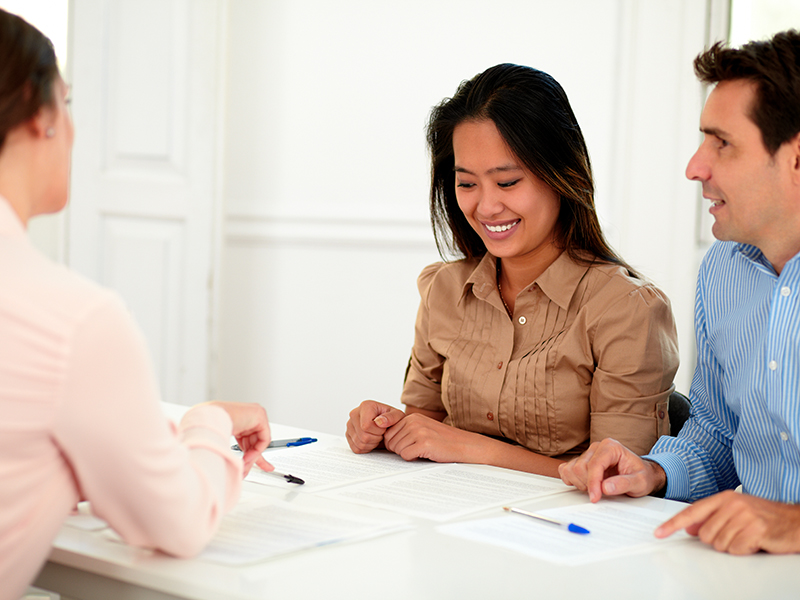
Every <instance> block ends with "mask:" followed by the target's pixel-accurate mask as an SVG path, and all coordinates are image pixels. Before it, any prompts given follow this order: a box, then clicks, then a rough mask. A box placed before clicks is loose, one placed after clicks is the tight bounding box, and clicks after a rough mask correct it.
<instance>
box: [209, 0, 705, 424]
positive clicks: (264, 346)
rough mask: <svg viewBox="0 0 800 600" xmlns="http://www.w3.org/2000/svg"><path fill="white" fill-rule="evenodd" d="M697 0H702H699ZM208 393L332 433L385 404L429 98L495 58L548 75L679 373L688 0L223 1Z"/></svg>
mask: <svg viewBox="0 0 800 600" xmlns="http://www.w3.org/2000/svg"><path fill="white" fill-rule="evenodd" d="M709 1H710V2H711V4H712V5H714V4H720V3H719V2H717V1H716V0H714V1H711V0H709ZM227 7H228V12H227V35H226V39H227V53H226V76H227V82H226V86H225V92H226V102H225V109H224V120H225V122H224V127H223V130H224V134H225V142H224V148H223V157H224V158H223V161H224V164H223V187H222V203H223V206H224V212H225V221H224V225H223V227H224V229H223V235H224V246H223V253H222V259H221V271H220V273H221V280H220V286H219V288H218V289H219V305H218V311H217V332H218V333H217V335H218V344H217V351H218V354H217V355H216V357H215V363H214V364H215V374H214V378H213V379H214V380H215V381H216V384H215V386H214V393H215V395H217V396H219V397H224V398H229V399H239V400H249V401H258V402H261V403H262V404H264V405H265V406H266V407H267V409H268V411H269V412H270V415H271V418H272V419H273V420H275V421H280V422H291V423H297V424H299V423H302V424H304V425H306V426H308V427H311V428H315V429H320V430H324V431H331V432H336V433H341V432H342V431H343V428H344V423H345V421H346V419H347V412H348V411H349V410H350V409H351V408H353V407H354V406H356V405H357V404H358V403H359V402H360V401H361V400H363V399H364V398H375V399H378V400H381V401H384V402H388V403H392V404H397V401H398V396H399V393H400V389H401V384H402V377H403V373H404V369H405V365H406V361H407V359H408V353H409V350H410V347H411V342H412V337H413V324H414V318H415V314H416V309H417V303H418V295H417V290H416V285H415V281H416V276H417V274H418V273H419V271H420V270H421V269H422V267H424V266H425V265H426V264H428V263H430V262H433V261H434V260H438V256H437V254H436V251H435V248H434V246H433V240H432V235H431V233H430V227H429V225H428V212H427V196H428V157H427V153H426V148H425V140H424V126H425V122H426V119H427V116H428V112H429V110H430V108H431V107H432V106H433V105H434V104H436V103H438V102H439V101H440V100H441V99H442V98H444V97H446V96H449V95H451V94H452V93H453V92H454V91H455V89H456V86H457V85H458V83H459V82H460V81H461V80H463V79H467V78H470V77H472V76H473V75H475V74H476V73H478V72H480V71H482V70H484V69H485V68H487V67H489V66H491V65H494V64H496V63H499V62H516V63H520V64H527V65H530V66H533V67H537V68H540V69H542V70H545V71H547V72H549V73H550V74H552V75H553V76H554V77H555V78H556V79H557V80H558V81H559V82H560V83H561V84H562V85H563V87H564V88H565V90H566V91H567V94H568V95H569V97H570V100H571V102H572V104H573V108H574V110H575V113H576V115H577V118H578V120H579V122H580V124H581V126H582V128H583V132H584V135H585V137H586V139H587V143H588V145H589V150H590V153H591V158H592V161H593V164H594V167H595V176H596V183H597V203H598V209H599V212H600V214H601V219H602V221H603V223H604V226H605V227H606V230H607V234H608V236H609V238H610V240H611V242H612V244H613V245H614V246H616V247H617V249H618V250H620V251H621V253H622V254H623V255H624V256H625V258H626V259H627V260H628V261H629V262H631V263H632V264H633V265H634V266H635V267H637V268H640V269H641V270H642V271H643V272H644V273H645V274H646V275H648V276H649V277H650V278H651V279H653V280H654V281H655V282H656V283H658V284H659V285H661V286H662V287H663V288H664V289H665V291H666V292H667V293H668V295H669V296H670V297H671V298H672V300H673V305H674V309H675V314H676V318H677V320H678V324H679V335H680V343H681V349H682V357H683V363H684V366H683V367H682V369H681V371H680V372H679V378H678V382H677V383H678V387H679V388H680V389H683V390H687V389H688V381H689V377H690V375H691V373H690V372H691V365H692V363H693V360H694V342H693V334H692V322H691V320H692V317H691V312H692V303H693V297H694V277H695V273H696V238H697V233H696V221H697V215H698V191H697V189H696V186H695V185H694V184H691V183H690V182H686V181H685V180H684V177H683V170H684V167H685V164H686V161H687V160H688V158H689V157H690V155H691V153H692V152H693V151H694V148H695V145H696V144H697V142H698V133H697V123H698V118H699V113H700V108H701V105H702V94H701V89H700V86H699V85H698V84H697V83H696V82H695V81H694V78H693V75H692V71H691V59H692V57H693V56H694V55H695V54H697V53H698V52H699V51H701V50H702V48H703V46H704V44H705V42H706V34H707V27H708V23H707V15H708V12H707V7H706V3H704V2H698V1H697V0H659V1H658V2H655V1H652V2H650V1H637V0H562V1H560V2H558V3H555V2H551V1H549V0H526V1H519V0H515V1H511V0H495V1H494V2H491V3H487V2H485V0H477V1H475V0H437V1H430V0H428V1H423V0H405V1H404V2H395V3H389V2H379V1H375V0H340V1H337V2H329V1H327V0H307V1H304V2H299V1H296V0H293V1H290V0H285V1H280V0H231V1H230V2H229V3H228V4H227Z"/></svg>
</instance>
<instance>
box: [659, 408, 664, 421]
mask: <svg viewBox="0 0 800 600" xmlns="http://www.w3.org/2000/svg"><path fill="white" fill-rule="evenodd" d="M658 418H659V419H663V418H664V411H663V410H660V411H658Z"/></svg>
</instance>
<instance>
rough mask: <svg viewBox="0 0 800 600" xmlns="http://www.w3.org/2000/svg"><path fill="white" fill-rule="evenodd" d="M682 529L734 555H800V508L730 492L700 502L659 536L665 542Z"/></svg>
mask: <svg viewBox="0 0 800 600" xmlns="http://www.w3.org/2000/svg"><path fill="white" fill-rule="evenodd" d="M679 529H686V531H687V533H689V534H691V535H696V536H697V537H699V538H700V540H701V541H703V542H704V543H706V544H708V545H710V546H713V547H714V548H715V549H716V550H719V551H720V552H729V553H730V554H753V553H754V552H758V551H759V550H765V551H767V552H771V553H774V554H789V553H793V552H800V507H798V506H792V505H789V504H783V503H781V502H773V501H771V500H765V499H763V498H757V497H755V496H747V495H745V494H737V493H736V492H733V491H730V490H729V491H727V492H722V493H719V494H715V495H714V496H710V497H708V498H704V499H703V500H698V501H697V502H695V503H694V504H692V505H691V506H690V507H689V508H687V509H685V510H683V511H681V512H679V513H678V514H677V515H675V516H674V517H672V518H671V519H670V520H669V521H667V522H666V523H664V524H663V525H661V526H660V527H659V528H658V529H656V531H655V534H656V537H658V538H665V537H667V536H670V535H672V534H673V533H675V532H676V531H678V530H679Z"/></svg>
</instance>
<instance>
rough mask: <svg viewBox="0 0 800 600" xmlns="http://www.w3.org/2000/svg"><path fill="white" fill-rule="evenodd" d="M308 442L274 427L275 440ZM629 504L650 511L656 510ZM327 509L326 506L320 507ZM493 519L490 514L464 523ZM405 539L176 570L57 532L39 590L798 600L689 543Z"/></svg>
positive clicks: (786, 585)
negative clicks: (559, 548)
mask: <svg viewBox="0 0 800 600" xmlns="http://www.w3.org/2000/svg"><path fill="white" fill-rule="evenodd" d="M300 434H305V435H308V432H307V431H300V430H297V429H293V428H287V427H279V426H275V427H274V435H275V437H290V436H293V435H300ZM245 489H246V490H248V491H250V492H254V493H259V494H268V495H271V496H275V497H284V499H288V500H290V501H292V502H310V503H314V502H319V501H322V499H320V498H317V497H315V496H314V495H313V494H298V493H294V492H292V491H291V489H290V488H288V487H287V488H286V489H281V488H273V487H268V486H260V485H257V484H254V483H251V482H245ZM585 501H586V498H585V496H584V495H583V494H580V493H578V492H574V493H567V494H560V495H557V496H551V497H549V498H545V499H542V500H539V501H538V502H537V503H535V504H529V503H526V505H525V506H526V507H533V508H535V509H537V510H541V509H546V508H550V507H555V506H563V505H567V504H571V503H579V502H585ZM630 502H631V503H642V504H650V505H657V504H658V503H663V502H666V501H664V500H659V499H655V498H641V499H637V500H634V499H630ZM328 506H329V504H328ZM495 515H497V510H496V509H495V510H492V511H484V512H482V513H476V514H474V515H471V516H470V517H469V518H470V519H474V518H482V517H488V516H495ZM413 521H414V527H413V528H412V529H410V530H407V531H402V532H398V533H393V534H390V535H385V536H381V537H378V538H375V539H371V540H368V541H363V542H355V543H349V544H337V545H331V546H327V547H323V548H316V549H314V550H309V551H304V552H299V553H295V554H291V555H286V556H283V557H279V558H276V559H272V560H268V561H264V562H262V563H259V564H256V565H254V566H247V567H227V566H222V565H218V564H214V563H209V562H203V561H199V560H177V559H173V558H170V557H166V556H163V555H159V554H154V553H151V552H149V551H143V550H138V549H134V548H131V547H128V546H125V545H123V544H119V543H116V542H112V541H109V540H107V539H106V538H105V537H104V536H102V535H100V534H99V533H98V532H90V531H82V530H79V529H74V528H71V527H64V528H63V530H62V532H61V533H60V535H59V536H58V538H57V539H56V541H55V543H54V547H53V551H52V553H51V555H50V559H49V561H48V562H47V564H46V565H45V567H44V568H43V570H42V572H41V573H40V574H39V576H38V578H37V580H36V582H35V585H37V586H39V587H43V588H46V589H49V590H53V591H57V592H60V593H61V594H62V597H64V598H70V599H73V598H74V599H76V600H77V599H104V600H106V599H113V600H119V599H122V600H125V599H128V598H136V599H145V598H147V599H167V598H188V599H192V600H220V599H225V600H244V599H254V598H273V599H288V598H319V599H336V598H347V599H348V600H351V599H357V598H380V599H382V600H383V599H393V598H415V599H419V598H436V599H447V598H534V597H535V598H580V599H591V600H598V599H603V598H613V599H614V600H620V599H626V598H630V599H636V600H641V599H643V598H664V599H692V598H698V599H700V598H702V599H705V598H732V599H736V598H759V599H762V598H769V599H781V598H787V599H788V598H798V597H800V556H794V555H792V556H770V555H766V554H759V555H755V556H749V557H734V556H729V555H725V554H720V553H717V552H715V551H713V550H711V549H709V548H707V547H705V546H703V545H702V544H700V543H698V542H696V541H694V540H692V541H686V542H676V543H671V544H665V545H664V546H663V548H660V549H658V550H656V551H653V552H647V553H642V554H640V555H636V556H627V557H625V558H618V559H612V560H607V561H603V562H596V563H592V564H588V565H584V566H580V567H566V566H560V565H555V564H553V563H550V562H547V561H542V560H537V559H534V558H531V557H529V556H526V555H522V554H520V553H517V552H514V551H511V550H506V549H503V548H497V547H494V546H490V545H486V544H482V543H477V542H470V541H465V540H462V539H460V538H456V537H451V536H448V535H444V534H442V533H439V532H437V531H436V530H435V527H436V526H437V525H439V523H435V522H432V521H427V520H424V519H413Z"/></svg>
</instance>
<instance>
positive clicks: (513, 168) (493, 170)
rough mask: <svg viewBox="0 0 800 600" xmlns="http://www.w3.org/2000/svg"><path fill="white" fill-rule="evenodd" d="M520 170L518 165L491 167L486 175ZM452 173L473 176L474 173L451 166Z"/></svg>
mask: <svg viewBox="0 0 800 600" xmlns="http://www.w3.org/2000/svg"><path fill="white" fill-rule="evenodd" d="M521 170H522V168H521V167H520V166H519V165H515V164H513V163H512V164H508V165H502V166H499V167H492V168H491V169H489V170H488V171H486V174H487V175H490V174H492V173H505V172H507V171H521ZM453 171H455V172H456V173H466V174H467V175H475V173H473V172H472V171H470V170H469V169H465V168H464V167H459V166H458V165H455V166H453Z"/></svg>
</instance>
